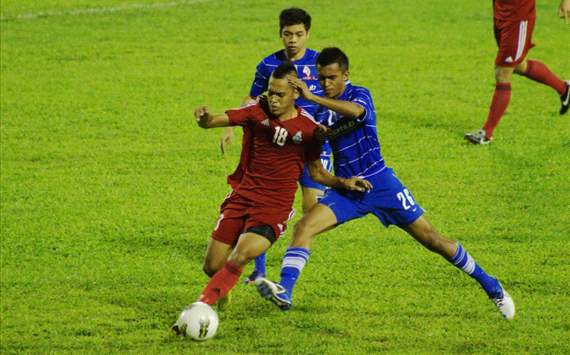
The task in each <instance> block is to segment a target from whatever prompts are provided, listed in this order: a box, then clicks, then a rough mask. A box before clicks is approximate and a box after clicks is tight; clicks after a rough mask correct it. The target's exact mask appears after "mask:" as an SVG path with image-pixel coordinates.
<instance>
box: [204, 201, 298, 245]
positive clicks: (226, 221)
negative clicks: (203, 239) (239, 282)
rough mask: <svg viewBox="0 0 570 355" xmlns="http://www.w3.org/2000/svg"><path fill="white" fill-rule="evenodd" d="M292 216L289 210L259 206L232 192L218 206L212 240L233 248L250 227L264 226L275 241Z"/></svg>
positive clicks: (283, 231)
mask: <svg viewBox="0 0 570 355" xmlns="http://www.w3.org/2000/svg"><path fill="white" fill-rule="evenodd" d="M292 216H293V211H292V210H291V208H280V206H272V207H268V206H259V204H256V203H254V202H253V201H250V200H248V199H246V198H244V197H243V196H240V195H238V194H236V193H235V192H232V193H230V195H229V196H228V197H226V199H225V200H224V202H223V203H222V205H221V206H220V218H219V219H218V222H217V223H216V227H215V228H214V231H213V232H212V239H214V240H217V241H219V242H222V243H224V244H228V245H232V246H234V245H235V244H236V243H237V241H238V239H239V236H240V235H241V234H242V233H244V232H246V231H247V230H248V229H250V228H252V227H257V226H264V225H265V226H269V227H271V229H273V233H274V235H275V241H277V239H279V237H280V236H281V235H282V234H283V233H285V230H286V229H287V222H288V221H289V220H290V219H291V217H292Z"/></svg>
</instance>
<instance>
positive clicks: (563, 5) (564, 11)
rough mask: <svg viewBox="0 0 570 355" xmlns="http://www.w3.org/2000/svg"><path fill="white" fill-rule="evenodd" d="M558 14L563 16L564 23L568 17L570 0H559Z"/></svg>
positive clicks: (569, 14)
mask: <svg viewBox="0 0 570 355" xmlns="http://www.w3.org/2000/svg"><path fill="white" fill-rule="evenodd" d="M558 16H559V17H560V18H563V19H564V22H565V23H568V19H570V0H560V6H558Z"/></svg>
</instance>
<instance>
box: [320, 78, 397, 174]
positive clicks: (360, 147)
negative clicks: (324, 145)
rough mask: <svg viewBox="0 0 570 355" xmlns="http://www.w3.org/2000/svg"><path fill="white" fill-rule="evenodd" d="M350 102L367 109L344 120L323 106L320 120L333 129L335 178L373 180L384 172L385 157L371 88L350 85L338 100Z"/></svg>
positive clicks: (332, 142) (332, 143) (330, 139)
mask: <svg viewBox="0 0 570 355" xmlns="http://www.w3.org/2000/svg"><path fill="white" fill-rule="evenodd" d="M338 99H339V100H343V101H350V102H354V103H355V104H358V105H360V106H362V107H363V108H364V113H363V114H362V116H360V117H358V118H347V117H343V116H341V115H340V114H338V113H337V112H334V111H332V110H329V109H327V108H326V107H320V109H319V110H318V111H317V114H316V119H317V121H319V122H320V123H322V124H324V125H326V126H327V127H329V128H331V129H332V135H331V136H330V138H329V142H330V145H331V146H332V152H333V157H334V172H335V175H337V176H340V177H344V178H350V177H352V176H361V177H364V178H369V177H371V176H374V175H376V174H378V173H380V172H381V171H383V170H384V169H386V166H385V165H384V158H382V154H381V153H380V143H379V142H378V135H377V133H376V110H375V109H374V103H373V102H372V96H371V95H370V92H369V91H368V89H366V88H363V87H360V86H354V85H352V84H350V83H347V85H346V88H345V90H344V92H343V93H342V95H341V96H340V97H339V98H338Z"/></svg>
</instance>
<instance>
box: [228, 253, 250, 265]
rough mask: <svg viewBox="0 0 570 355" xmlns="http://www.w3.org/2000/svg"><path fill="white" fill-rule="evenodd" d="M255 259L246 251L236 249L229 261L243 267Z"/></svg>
mask: <svg viewBox="0 0 570 355" xmlns="http://www.w3.org/2000/svg"><path fill="white" fill-rule="evenodd" d="M253 258H254V256H252V255H250V253H249V252H248V251H247V250H245V249H234V251H233V252H232V253H231V255H230V257H229V261H231V262H232V263H234V264H235V265H237V266H240V267H243V266H245V265H246V264H247V263H248V262H249V261H250V260H251V259H253Z"/></svg>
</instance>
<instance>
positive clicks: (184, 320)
mask: <svg viewBox="0 0 570 355" xmlns="http://www.w3.org/2000/svg"><path fill="white" fill-rule="evenodd" d="M179 322H180V324H181V325H182V328H184V327H185V328H186V335H188V336H189V337H191V338H192V339H194V340H198V341H202V340H207V339H210V338H212V337H213V336H214V335H216V331H217V330H218V324H219V323H220V321H219V319H218V314H217V313H216V311H214V310H213V309H212V307H210V306H209V305H207V304H206V303H204V302H196V303H192V304H191V305H190V307H189V308H188V309H185V310H184V311H182V314H180V318H179ZM181 330H182V331H184V330H183V329H181Z"/></svg>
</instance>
